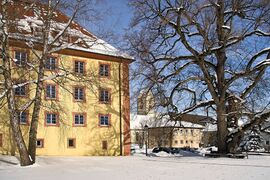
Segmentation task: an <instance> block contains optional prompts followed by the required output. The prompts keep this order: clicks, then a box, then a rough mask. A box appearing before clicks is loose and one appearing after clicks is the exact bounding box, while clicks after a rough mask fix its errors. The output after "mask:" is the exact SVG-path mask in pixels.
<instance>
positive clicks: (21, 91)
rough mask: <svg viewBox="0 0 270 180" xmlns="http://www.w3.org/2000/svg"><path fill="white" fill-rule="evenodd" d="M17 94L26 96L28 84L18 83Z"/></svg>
mask: <svg viewBox="0 0 270 180" xmlns="http://www.w3.org/2000/svg"><path fill="white" fill-rule="evenodd" d="M15 95H16V96H26V95H27V88H26V85H23V84H18V85H17V87H16V88H15Z"/></svg>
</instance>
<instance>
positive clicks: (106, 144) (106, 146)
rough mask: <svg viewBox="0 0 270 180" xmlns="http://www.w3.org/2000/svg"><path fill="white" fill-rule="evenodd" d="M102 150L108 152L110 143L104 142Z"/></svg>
mask: <svg viewBox="0 0 270 180" xmlns="http://www.w3.org/2000/svg"><path fill="white" fill-rule="evenodd" d="M102 149H103V150H107V149H108V143H107V141H102Z"/></svg>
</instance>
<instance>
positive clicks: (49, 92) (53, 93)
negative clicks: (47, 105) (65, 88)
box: [45, 84, 57, 99]
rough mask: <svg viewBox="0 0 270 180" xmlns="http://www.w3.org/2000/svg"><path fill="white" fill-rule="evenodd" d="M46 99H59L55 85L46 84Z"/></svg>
mask: <svg viewBox="0 0 270 180" xmlns="http://www.w3.org/2000/svg"><path fill="white" fill-rule="evenodd" d="M45 95H46V99H57V87H56V85H54V84H46V89H45Z"/></svg>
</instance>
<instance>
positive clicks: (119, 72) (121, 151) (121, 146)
mask: <svg viewBox="0 0 270 180" xmlns="http://www.w3.org/2000/svg"><path fill="white" fill-rule="evenodd" d="M121 65H122V61H121V62H120V63H119V67H118V74H119V119H120V121H119V126H120V156H122V155H123V143H122V93H121V92H122V78H121Z"/></svg>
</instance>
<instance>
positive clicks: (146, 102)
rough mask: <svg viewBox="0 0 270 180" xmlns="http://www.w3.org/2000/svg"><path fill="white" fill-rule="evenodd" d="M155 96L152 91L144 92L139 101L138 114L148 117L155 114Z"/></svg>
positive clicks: (141, 93)
mask: <svg viewBox="0 0 270 180" xmlns="http://www.w3.org/2000/svg"><path fill="white" fill-rule="evenodd" d="M154 104H155V101H154V96H153V93H152V92H151V91H149V92H147V91H145V90H142V91H141V92H140V94H139V96H138V99H137V114H138V115H147V114H153V113H154Z"/></svg>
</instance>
